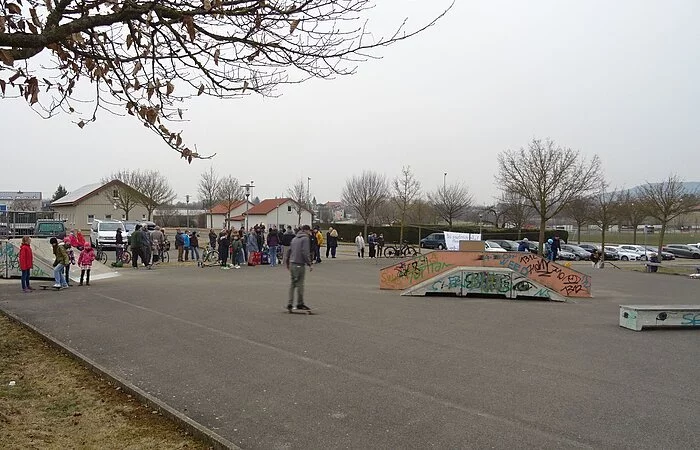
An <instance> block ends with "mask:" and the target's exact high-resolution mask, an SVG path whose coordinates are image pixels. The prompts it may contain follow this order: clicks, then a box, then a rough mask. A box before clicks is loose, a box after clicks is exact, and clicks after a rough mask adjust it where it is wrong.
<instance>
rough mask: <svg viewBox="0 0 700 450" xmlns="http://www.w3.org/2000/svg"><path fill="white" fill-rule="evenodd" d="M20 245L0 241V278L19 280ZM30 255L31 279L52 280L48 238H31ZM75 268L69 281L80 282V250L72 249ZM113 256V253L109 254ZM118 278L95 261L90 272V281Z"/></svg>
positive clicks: (19, 240) (51, 248)
mask: <svg viewBox="0 0 700 450" xmlns="http://www.w3.org/2000/svg"><path fill="white" fill-rule="evenodd" d="M20 245H22V240H21V239H9V240H6V241H0V278H12V277H17V278H19V277H20V276H21V275H22V272H21V271H20V269H19V247H20ZM31 246H32V253H33V255H34V268H33V269H32V271H31V273H30V275H31V277H32V278H47V279H53V261H54V255H53V247H51V244H50V243H49V238H32V244H31ZM73 251H74V255H75V262H76V266H71V274H70V275H71V279H72V280H74V281H79V280H80V269H79V268H78V266H77V262H78V256H80V250H78V249H77V248H75V249H73ZM110 256H114V252H110ZM117 276H119V273H118V272H117V271H115V270H113V269H112V268H111V267H109V261H108V264H107V265H105V264H102V263H101V262H98V261H95V262H93V263H92V269H91V270H90V280H100V279H105V278H112V277H117Z"/></svg>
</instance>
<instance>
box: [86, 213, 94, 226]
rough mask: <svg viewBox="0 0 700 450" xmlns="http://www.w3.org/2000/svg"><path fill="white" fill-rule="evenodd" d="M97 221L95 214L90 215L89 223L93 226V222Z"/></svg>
mask: <svg viewBox="0 0 700 450" xmlns="http://www.w3.org/2000/svg"><path fill="white" fill-rule="evenodd" d="M94 220H95V215H94V214H88V219H87V223H89V224H92V222H93V221H94Z"/></svg>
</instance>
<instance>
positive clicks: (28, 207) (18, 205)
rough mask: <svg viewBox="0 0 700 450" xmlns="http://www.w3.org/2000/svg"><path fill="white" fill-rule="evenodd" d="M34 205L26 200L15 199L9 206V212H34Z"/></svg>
mask: <svg viewBox="0 0 700 450" xmlns="http://www.w3.org/2000/svg"><path fill="white" fill-rule="evenodd" d="M35 209H36V208H35V207H34V203H33V202H32V201H31V200H30V199H28V198H16V199H14V200H12V203H11V204H10V210H11V211H34V210H35Z"/></svg>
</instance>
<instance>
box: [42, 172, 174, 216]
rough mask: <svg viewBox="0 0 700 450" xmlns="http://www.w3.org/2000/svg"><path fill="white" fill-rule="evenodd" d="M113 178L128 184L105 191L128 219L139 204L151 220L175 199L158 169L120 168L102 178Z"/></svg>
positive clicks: (168, 184)
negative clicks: (154, 213) (156, 211)
mask: <svg viewBox="0 0 700 450" xmlns="http://www.w3.org/2000/svg"><path fill="white" fill-rule="evenodd" d="M112 180H119V181H121V182H123V183H124V184H126V185H127V187H126V188H125V187H116V188H115V189H114V190H110V191H109V192H105V193H104V195H105V196H106V197H107V198H108V199H109V201H111V202H113V203H114V205H115V207H116V208H118V209H121V210H122V211H124V216H125V217H126V220H129V213H130V212H131V210H132V209H134V208H135V207H136V206H137V205H141V206H143V207H144V208H146V211H147V212H148V220H151V219H152V217H153V211H155V209H156V208H158V207H159V206H162V205H165V204H168V203H170V202H172V201H173V200H175V191H173V189H172V187H171V186H170V183H169V182H168V179H167V178H166V177H165V176H164V175H162V174H161V173H160V172H158V171H156V170H143V171H142V170H119V171H117V172H113V173H112V174H111V175H110V176H109V177H105V178H103V179H102V181H103V182H105V183H107V182H109V181H112ZM61 187H62V186H59V188H61ZM57 193H58V192H57ZM55 195H56V194H55ZM55 195H54V196H55Z"/></svg>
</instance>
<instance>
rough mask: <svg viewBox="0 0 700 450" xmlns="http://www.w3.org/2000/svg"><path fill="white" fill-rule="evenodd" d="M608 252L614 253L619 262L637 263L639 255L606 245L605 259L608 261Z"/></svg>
mask: <svg viewBox="0 0 700 450" xmlns="http://www.w3.org/2000/svg"><path fill="white" fill-rule="evenodd" d="M608 251H610V252H613V253H616V254H617V258H616V259H619V260H620V261H639V253H637V252H633V251H630V250H625V249H622V248H619V247H612V246H608V245H606V246H605V259H608Z"/></svg>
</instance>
